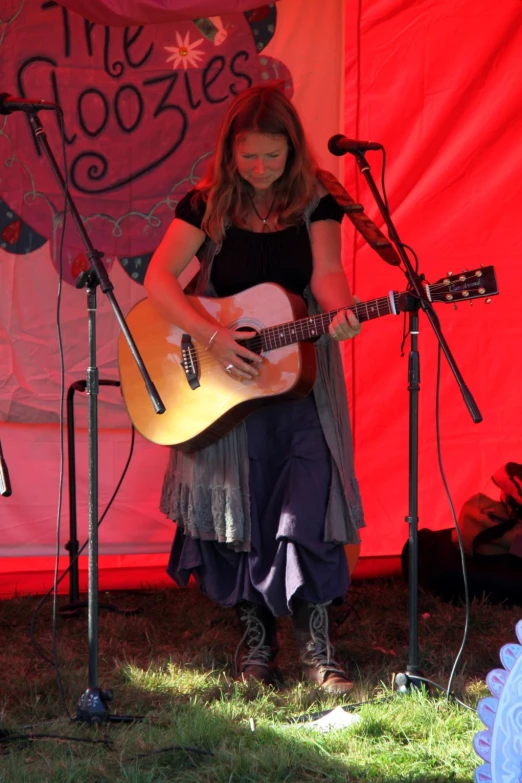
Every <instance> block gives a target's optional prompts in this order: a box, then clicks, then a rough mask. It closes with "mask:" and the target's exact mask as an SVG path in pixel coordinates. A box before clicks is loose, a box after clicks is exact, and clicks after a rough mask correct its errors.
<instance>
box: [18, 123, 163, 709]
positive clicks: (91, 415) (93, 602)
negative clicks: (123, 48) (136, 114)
mask: <svg viewBox="0 0 522 783" xmlns="http://www.w3.org/2000/svg"><path fill="white" fill-rule="evenodd" d="M27 118H28V120H29V124H30V126H31V128H32V130H33V133H34V136H35V139H36V141H37V143H38V144H39V145H40V146H41V148H42V149H43V151H44V153H45V155H46V157H47V160H48V161H49V164H50V166H51V168H52V170H53V173H54V175H55V177H56V180H57V181H58V184H59V185H60V188H61V190H62V193H63V194H64V197H65V201H66V205H67V208H68V209H69V211H70V213H71V215H72V217H73V220H74V222H75V224H76V227H77V229H78V232H79V233H80V236H81V238H82V240H83V242H84V244H85V247H86V250H87V258H88V259H89V262H90V264H91V269H90V270H89V271H88V272H83V273H82V274H81V275H80V276H79V277H78V280H77V281H76V286H77V288H83V287H85V288H86V290H87V311H88V338H89V367H88V368H87V375H86V391H87V394H88V440H89V468H88V473H89V502H88V506H89V585H88V587H89V589H88V643H89V680H88V684H89V687H88V688H87V690H86V691H85V692H84V693H83V694H82V696H81V697H80V699H79V702H78V706H77V710H76V717H77V719H78V720H81V721H84V722H85V723H97V724H99V723H104V722H106V721H108V720H115V721H128V720H129V721H130V720H137V719H139V718H138V716H111V715H110V713H109V707H108V702H109V701H110V700H111V698H112V693H110V691H106V692H104V691H102V689H101V688H99V687H98V407H97V402H98V387H99V381H98V368H97V366H96V287H97V286H98V285H100V287H101V289H102V291H103V293H104V294H105V295H106V296H107V298H108V299H109V301H110V303H111V306H112V308H113V311H114V313H115V315H116V318H117V320H118V323H119V325H120V328H121V330H122V332H123V334H124V336H125V339H126V340H127V343H128V345H129V349H130V351H131V353H132V355H133V357H134V359H135V361H136V363H137V365H138V368H139V370H140V372H141V375H142V378H143V380H144V383H145V386H146V388H147V391H148V393H149V396H150V398H151V402H152V404H153V406H154V409H155V411H156V413H163V412H164V411H165V406H164V405H163V402H162V400H161V398H160V396H159V394H158V392H157V390H156V387H155V386H154V384H153V383H152V381H151V379H150V376H149V374H148V372H147V370H146V368H145V366H144V364H143V361H142V359H141V356H140V354H139V352H138V349H137V348H136V345H135V343H134V340H133V338H132V335H131V333H130V331H129V328H128V326H127V324H126V322H125V319H124V317H123V313H122V312H121V310H120V307H119V305H118V303H117V302H116V299H115V297H114V294H113V285H112V283H111V281H110V280H109V275H108V273H107V270H106V268H105V266H104V265H103V263H102V260H101V258H102V254H101V253H100V252H99V251H98V250H95V249H94V247H93V245H92V242H91V240H90V237H89V235H88V233H87V231H86V230H85V226H84V225H83V222H82V219H81V217H80V214H79V212H78V210H77V209H76V205H75V203H74V201H73V199H72V197H71V194H70V193H69V190H68V188H67V186H66V184H65V180H64V178H63V176H62V173H61V171H60V169H59V167H58V164H57V162H56V159H55V157H54V155H53V152H52V150H51V148H50V146H49V143H48V141H47V135H46V133H45V130H44V129H43V126H42V123H41V122H40V119H39V118H38V116H37V114H36V112H31V113H29V114H28V115H27Z"/></svg>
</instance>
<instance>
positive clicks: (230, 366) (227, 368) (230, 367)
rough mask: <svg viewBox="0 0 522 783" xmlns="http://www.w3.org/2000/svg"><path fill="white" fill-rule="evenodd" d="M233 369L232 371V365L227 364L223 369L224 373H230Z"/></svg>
mask: <svg viewBox="0 0 522 783" xmlns="http://www.w3.org/2000/svg"><path fill="white" fill-rule="evenodd" d="M233 369H234V365H233V364H227V366H226V367H225V372H232V370H233Z"/></svg>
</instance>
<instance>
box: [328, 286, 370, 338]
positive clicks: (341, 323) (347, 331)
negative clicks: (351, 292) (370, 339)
mask: <svg viewBox="0 0 522 783" xmlns="http://www.w3.org/2000/svg"><path fill="white" fill-rule="evenodd" d="M354 301H355V302H356V303H357V302H360V301H361V300H360V299H359V298H358V297H354ZM361 329H362V326H361V324H360V323H359V321H358V320H357V316H356V315H355V313H353V312H352V311H351V310H340V311H339V312H338V313H337V315H336V316H335V317H334V319H333V321H332V322H331V324H330V326H329V328H328V331H329V333H330V336H331V337H332V338H333V339H334V340H338V341H340V340H350V339H352V338H353V337H356V336H357V335H358V334H359V332H360V331H361Z"/></svg>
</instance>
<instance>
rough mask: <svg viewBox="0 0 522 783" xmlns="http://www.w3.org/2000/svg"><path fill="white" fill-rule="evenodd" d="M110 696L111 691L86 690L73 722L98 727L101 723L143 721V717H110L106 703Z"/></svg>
mask: <svg viewBox="0 0 522 783" xmlns="http://www.w3.org/2000/svg"><path fill="white" fill-rule="evenodd" d="M112 695H113V694H112V691H111V690H107V691H102V689H101V688H87V690H86V691H85V692H84V693H83V694H82V695H81V697H80V700H79V702H78V706H77V707H76V718H75V720H77V721H82V723H90V724H91V725H93V726H100V725H101V724H102V723H137V722H139V721H141V720H143V715H111V714H110V712H109V704H108V703H109V702H110V701H112Z"/></svg>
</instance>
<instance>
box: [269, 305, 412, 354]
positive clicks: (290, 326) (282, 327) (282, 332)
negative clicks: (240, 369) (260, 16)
mask: <svg viewBox="0 0 522 783" xmlns="http://www.w3.org/2000/svg"><path fill="white" fill-rule="evenodd" d="M399 309H400V308H399V294H398V293H396V292H394V291H392V292H391V293H390V294H389V296H384V297H380V298H379V299H370V300H369V301H368V302H359V303H357V304H354V305H351V306H350V307H340V308H339V309H338V310H330V311H329V312H327V313H319V315H310V316H308V317H307V318H300V319H299V320H297V321H290V322H289V323H285V324H279V325H278V326H269V327H267V328H265V329H262V330H261V332H260V335H261V337H262V339H263V350H264V351H271V350H273V349H274V348H283V347H284V346H285V345H292V344H293V343H298V342H302V341H305V340H316V339H317V338H318V337H320V336H321V335H322V334H326V332H327V331H328V327H329V326H330V324H331V322H332V321H333V319H334V318H335V316H336V315H337V313H339V312H341V310H345V311H347V310H351V311H352V313H355V315H356V316H357V319H358V320H359V321H360V322H363V321H372V320H373V319H374V318H381V317H382V316H383V315H397V314H398V313H399Z"/></svg>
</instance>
